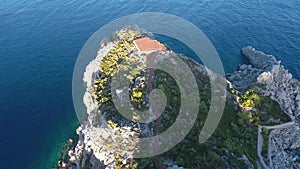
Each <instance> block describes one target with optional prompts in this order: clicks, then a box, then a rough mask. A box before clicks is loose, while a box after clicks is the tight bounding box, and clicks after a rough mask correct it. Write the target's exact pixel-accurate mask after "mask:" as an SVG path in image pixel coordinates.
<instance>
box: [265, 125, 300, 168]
mask: <svg viewBox="0 0 300 169" xmlns="http://www.w3.org/2000/svg"><path fill="white" fill-rule="evenodd" d="M297 150H298V151H299V150H300V128H299V125H298V124H295V125H293V126H291V127H286V128H282V129H276V130H274V131H273V132H271V134H270V137H269V150H268V151H269V152H268V156H269V157H268V158H269V160H270V168H278V169H281V168H299V167H300V163H299V162H297V161H294V160H293V158H294V157H295V156H297V153H298V152H297ZM298 155H299V154H298Z"/></svg>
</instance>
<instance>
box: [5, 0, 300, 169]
mask: <svg viewBox="0 0 300 169" xmlns="http://www.w3.org/2000/svg"><path fill="white" fill-rule="evenodd" d="M299 7H300V1H299V0H285V1H283V0H265V1H262V0H251V1H250V0H228V1H223V0H145V1H141V0H69V1H65V0H30V1H29V0H1V1H0V168H1V169H50V168H52V167H53V165H54V164H55V163H56V162H57V160H58V158H59V152H60V150H61V148H62V146H63V145H64V143H66V141H67V140H68V138H70V137H71V136H73V135H74V132H75V129H76V128H77V126H78V124H79V123H78V119H77V116H76V113H75V111H74V107H73V102H72V74H73V69H74V65H75V62H76V59H77V57H78V55H79V52H80V50H81V48H82V47H83V45H84V44H85V42H86V41H87V40H88V38H89V37H90V36H91V35H92V34H93V33H94V32H95V31H97V30H98V29H99V28H101V27H102V26H104V25H106V24H108V23H109V22H111V21H113V20H116V19H118V18H120V17H123V16H126V15H129V14H134V13H140V12H161V13H168V14H173V15H176V16H179V17H182V18H184V19H185V20H187V21H189V22H191V23H193V24H194V25H196V26H197V27H198V28H199V29H200V30H202V31H203V32H204V33H205V34H206V36H207V37H208V38H209V39H210V40H211V42H212V44H213V45H214V46H215V48H216V50H217V52H218V54H219V55H220V57H221V60H222V63H223V66H224V68H225V71H226V72H232V71H234V69H235V68H236V67H237V66H238V65H239V64H242V63H246V62H247V60H246V59H244V58H243V56H242V55H241V54H240V49H241V48H242V47H244V46H247V45H252V46H254V47H255V48H256V49H258V50H262V51H264V52H265V53H268V54H273V55H274V56H276V57H277V58H278V59H279V60H281V61H282V64H283V65H284V66H285V68H287V69H288V70H289V71H290V72H291V73H292V74H293V76H294V77H295V78H297V79H300V66H299V65H300V10H299ZM162 39H165V40H164V41H163V43H166V44H169V45H170V46H171V47H172V48H173V49H174V50H175V51H176V52H178V53H183V54H185V55H187V56H189V55H192V53H191V51H190V50H189V49H188V48H187V47H184V45H180V43H177V42H176V40H175V39H170V38H162Z"/></svg>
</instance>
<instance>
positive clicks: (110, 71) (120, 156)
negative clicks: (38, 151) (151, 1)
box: [58, 27, 300, 169]
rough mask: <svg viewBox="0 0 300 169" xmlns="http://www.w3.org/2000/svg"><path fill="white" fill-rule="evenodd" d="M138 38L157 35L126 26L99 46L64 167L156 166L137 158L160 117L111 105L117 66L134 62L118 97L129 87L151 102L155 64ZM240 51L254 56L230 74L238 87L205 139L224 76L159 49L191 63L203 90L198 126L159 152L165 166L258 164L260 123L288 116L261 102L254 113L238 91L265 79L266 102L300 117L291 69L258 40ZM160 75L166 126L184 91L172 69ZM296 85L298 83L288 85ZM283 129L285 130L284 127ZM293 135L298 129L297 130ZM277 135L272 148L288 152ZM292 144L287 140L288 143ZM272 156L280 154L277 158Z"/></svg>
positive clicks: (157, 83)
mask: <svg viewBox="0 0 300 169" xmlns="http://www.w3.org/2000/svg"><path fill="white" fill-rule="evenodd" d="M139 38H152V36H151V33H149V32H146V31H144V30H141V29H139V28H137V27H128V28H123V29H121V30H119V31H117V32H116V33H115V34H114V35H112V37H111V38H109V39H110V41H107V42H105V43H103V44H102V45H101V47H100V49H99V51H98V53H97V56H96V58H95V59H94V60H92V61H91V62H90V63H89V64H88V65H87V67H86V71H85V73H84V77H83V81H84V82H85V84H86V86H87V88H86V92H85V94H84V97H83V102H84V104H85V105H86V107H87V120H86V121H85V123H84V124H81V126H80V127H79V128H78V129H77V131H76V132H77V134H78V136H79V140H78V142H77V145H76V146H75V147H72V148H71V149H70V150H68V155H69V158H68V161H64V162H63V165H60V166H58V168H69V169H102V168H103V169H104V168H105V169H113V168H130V169H133V168H142V169H154V168H157V165H158V164H157V161H155V159H156V157H154V158H153V157H152V158H144V159H135V158H133V157H134V154H133V150H134V149H136V148H137V145H138V141H139V139H140V138H142V137H149V136H153V135H154V128H153V126H154V125H155V123H154V122H149V123H138V122H137V119H139V118H141V116H140V115H139V114H137V113H135V112H131V113H132V114H133V115H132V119H131V120H130V119H125V118H123V117H122V116H121V115H120V114H119V113H118V111H117V109H116V108H115V106H113V103H112V101H111V99H112V97H111V94H110V89H111V88H110V85H111V80H112V78H113V77H114V76H115V75H116V73H117V72H118V71H120V70H123V71H125V72H126V71H127V70H132V68H133V70H135V71H128V72H127V73H125V74H124V76H125V77H126V78H127V79H128V80H130V85H129V88H126V89H124V90H118V91H117V96H118V97H120V98H122V97H123V94H124V93H125V92H128V91H129V93H130V95H129V96H130V101H131V103H132V104H133V105H134V106H135V107H136V108H139V109H141V110H144V109H148V108H149V104H148V103H149V100H148V98H149V96H148V93H147V89H148V87H149V86H148V83H147V81H148V80H149V79H148V77H149V70H147V69H146V68H145V65H144V64H145V60H146V55H145V54H143V53H141V52H140V51H139V50H138V49H137V46H136V45H135V43H134V40H135V39H139ZM152 39H153V38H152ZM242 52H243V54H244V55H245V56H246V57H247V58H249V60H250V62H251V65H241V66H240V67H239V69H238V70H237V71H236V72H234V73H232V74H228V75H227V78H228V80H229V81H230V82H228V85H229V86H232V87H233V88H232V90H231V91H234V92H230V90H229V91H227V97H226V99H227V100H226V105H225V110H224V113H223V117H222V119H221V122H220V124H219V126H218V128H217V129H216V131H215V133H214V134H213V135H212V136H211V138H210V139H209V140H208V141H206V142H205V143H203V144H199V142H198V141H199V140H198V139H199V133H200V131H201V129H202V127H203V125H204V122H205V120H206V117H207V114H208V110H209V107H210V98H211V93H210V92H211V91H210V89H211V86H210V84H209V82H210V81H209V80H210V79H209V77H208V76H209V74H213V75H214V76H215V77H216V78H215V79H214V80H213V83H214V82H215V83H217V81H218V80H220V78H221V79H222V80H224V77H220V76H218V75H217V74H214V73H213V72H212V71H210V70H209V69H208V68H207V67H205V66H203V65H200V64H198V63H196V62H195V61H193V60H192V59H189V58H187V57H185V56H183V55H180V54H177V53H175V52H173V51H172V50H171V49H166V50H163V51H159V52H158V53H157V55H158V56H162V57H163V58H164V59H169V60H171V62H170V64H171V66H173V67H176V66H177V63H176V62H175V61H174V60H172V59H170V57H171V56H172V55H176V56H179V57H180V58H181V59H182V60H183V61H184V62H186V63H187V64H188V66H189V67H190V69H191V71H192V73H193V74H194V76H195V78H196V82H197V85H198V87H199V93H200V96H201V101H200V110H199V115H198V117H197V119H196V122H195V125H194V127H193V128H192V129H191V131H190V132H189V134H188V135H187V136H186V137H185V139H184V140H182V141H181V142H180V143H178V145H177V146H175V147H174V148H172V149H171V150H169V151H167V152H165V153H163V154H161V155H160V156H159V158H160V162H161V163H162V165H163V167H164V168H249V169H252V168H257V167H258V166H260V165H258V163H259V162H258V161H259V157H258V155H257V153H256V148H257V147H256V146H257V142H256V141H257V137H258V134H257V131H258V125H261V124H270V123H272V124H273V123H275V124H279V125H280V124H282V123H283V122H285V121H281V120H282V119H276V118H277V117H280V118H281V117H283V115H282V114H280V111H279V112H274V113H273V114H272V113H270V111H273V108H272V107H269V108H257V110H260V109H261V111H259V112H257V114H255V116H254V115H253V116H252V114H251V113H248V112H247V111H244V110H243V107H242V106H241V104H240V102H239V100H238V99H237V98H238V97H242V96H243V93H246V92H247V91H248V90H249V89H252V88H253V87H257V86H262V85H260V84H263V87H260V91H259V93H260V94H261V95H266V97H265V96H262V97H261V98H262V100H263V101H265V104H272V105H273V106H274V107H276V106H277V107H279V106H281V107H282V108H283V109H284V110H285V112H287V113H289V115H290V116H291V117H295V114H297V111H296V110H299V107H297V106H299V104H298V102H297V99H298V98H297V97H300V96H298V95H297V96H295V94H299V88H297V84H299V83H298V82H297V81H296V80H295V79H292V77H290V74H289V73H288V72H287V71H286V70H285V69H284V68H283V67H282V66H281V65H280V62H278V61H277V60H276V59H275V58H274V57H273V56H270V55H265V54H264V53H262V52H258V51H256V50H254V49H253V48H252V47H247V48H243V49H242ZM263 60H265V61H263ZM276 65H277V66H279V70H278V68H277V69H275V67H276ZM132 66H133V67H132ZM277 70H278V71H277ZM268 72H271V74H272V78H273V79H275V80H276V82H274V81H273V80H270V79H268V78H264V74H265V73H268ZM276 72H277V73H276ZM278 72H280V73H278ZM282 73H283V74H282ZM154 74H155V75H154V78H153V79H152V83H153V88H158V89H161V90H162V91H164V93H166V97H167V100H168V102H167V106H166V108H165V111H164V113H163V114H162V115H161V121H162V123H161V125H160V126H159V129H160V132H163V131H165V130H166V129H168V127H170V126H171V125H172V123H173V122H174V121H175V120H176V118H177V115H178V111H179V106H180V95H179V93H180V91H179V88H178V86H177V85H176V82H175V81H174V79H172V77H170V75H169V74H167V73H165V72H162V71H159V70H156V71H155V73H154ZM279 74H281V75H279ZM279 80H282V81H283V82H280V81H279ZM291 84H292V86H290V85H291ZM279 86H285V90H283V91H284V92H285V93H286V95H287V96H290V97H287V98H288V99H291V100H293V101H294V104H293V106H294V107H292V108H290V107H288V108H287V105H285V104H286V103H289V104H291V105H292V101H290V100H286V98H283V99H278V100H276V98H277V96H278V95H279V94H280V93H282V91H276V92H275V90H278V88H279ZM295 87H296V88H295ZM295 89H297V90H295ZM297 92H298V93H297ZM292 95H293V97H292ZM269 97H272V98H273V99H274V100H275V101H276V102H275V101H274V102H272V100H270V99H268V98H269ZM277 102H278V103H279V104H278V103H277ZM288 106H290V105H288ZM264 111H268V112H269V113H267V115H266V114H264V113H262V112H264ZM284 118H285V119H288V118H286V117H284ZM274 121H275V122H274ZM287 129H288V130H290V129H291V130H292V132H293V133H295V132H296V131H298V129H297V128H295V127H294V128H291V127H288V128H287ZM277 131H278V132H279V135H280V133H281V131H280V130H277ZM278 132H277V133H276V132H272V133H271V134H270V140H271V139H272V138H273V136H272V135H276V136H277V135H278ZM280 136H284V137H285V136H286V135H282V134H281V135H280ZM294 136H296V135H295V134H294ZM121 138H130V140H131V141H130V142H126V141H125V142H122V141H121V142H120V140H122V139H121ZM276 138H277V139H276V140H274V145H275V146H273V147H275V149H274V150H275V151H274V152H275V153H276V151H281V152H282V151H285V150H282V149H284V148H285V146H281V147H279V146H277V147H278V148H276V145H277V143H275V142H277V141H280V139H281V138H283V137H276ZM170 139H172V137H170ZM282 143H283V142H282ZM272 144H273V143H270V144H269V145H272ZM286 144H287V143H284V145H286ZM293 147H297V146H293ZM278 157H279V156H278ZM280 157H281V156H280ZM284 157H286V156H284ZM272 158H273V157H272ZM273 159H277V158H275V157H274V158H273ZM286 160H288V159H286ZM60 164H61V163H60ZM295 164H296V163H295ZM274 166H275V165H274Z"/></svg>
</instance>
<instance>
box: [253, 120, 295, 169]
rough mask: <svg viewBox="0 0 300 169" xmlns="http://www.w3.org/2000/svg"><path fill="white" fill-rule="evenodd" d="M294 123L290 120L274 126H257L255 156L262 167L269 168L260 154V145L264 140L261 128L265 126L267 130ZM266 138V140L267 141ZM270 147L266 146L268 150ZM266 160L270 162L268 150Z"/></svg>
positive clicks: (261, 145)
mask: <svg viewBox="0 0 300 169" xmlns="http://www.w3.org/2000/svg"><path fill="white" fill-rule="evenodd" d="M294 124H295V121H291V122H288V123H284V124H280V125H276V126H258V137H257V156H258V158H259V160H260V163H261V165H262V167H263V168H264V169H269V167H268V166H267V165H266V163H265V162H264V159H263V157H262V155H261V151H262V147H263V143H264V140H263V136H262V134H261V132H262V129H263V128H265V129H268V130H272V129H280V128H285V127H288V126H291V125H294ZM269 140H270V137H269ZM269 140H268V142H269ZM269 149H270V148H269V147H268V150H269ZM268 160H269V161H270V162H271V155H270V152H269V151H268Z"/></svg>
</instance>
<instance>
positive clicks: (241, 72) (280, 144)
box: [227, 46, 300, 169]
mask: <svg viewBox="0 0 300 169" xmlns="http://www.w3.org/2000/svg"><path fill="white" fill-rule="evenodd" d="M242 54H243V55H244V56H245V57H246V58H247V59H248V60H249V62H250V63H251V64H250V65H246V64H243V65H240V66H239V68H238V70H237V71H236V72H234V73H231V74H227V78H228V80H230V81H231V82H232V84H233V87H234V88H236V89H238V90H240V91H241V92H245V91H247V90H249V89H251V88H254V87H257V89H258V90H259V93H260V94H261V95H264V96H268V97H270V98H271V99H272V100H274V101H276V102H278V103H279V105H280V107H281V109H282V110H283V111H284V112H285V113H286V114H287V115H289V116H290V118H291V122H287V123H283V124H280V125H275V126H265V125H263V126H259V130H258V133H259V137H258V147H257V148H258V156H260V158H261V166H262V167H263V168H271V169H273V168H276V169H280V168H299V167H300V163H299V160H298V158H299V153H300V138H299V136H300V129H299V115H300V101H299V100H300V82H299V81H298V80H297V79H294V78H293V77H292V74H291V73H289V72H288V70H286V69H285V68H284V66H283V65H281V62H280V61H278V60H277V59H276V58H275V57H274V56H273V55H267V54H265V53H264V52H261V51H257V50H255V49H254V48H253V47H251V46H248V47H245V48H243V49H242ZM263 129H266V130H270V131H268V132H269V134H268V137H267V139H266V140H262V136H261V132H262V130H263ZM263 141H265V143H264V144H267V148H268V149H267V156H265V159H263V157H262V156H261V151H262V150H261V149H262V145H261V144H263Z"/></svg>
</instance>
